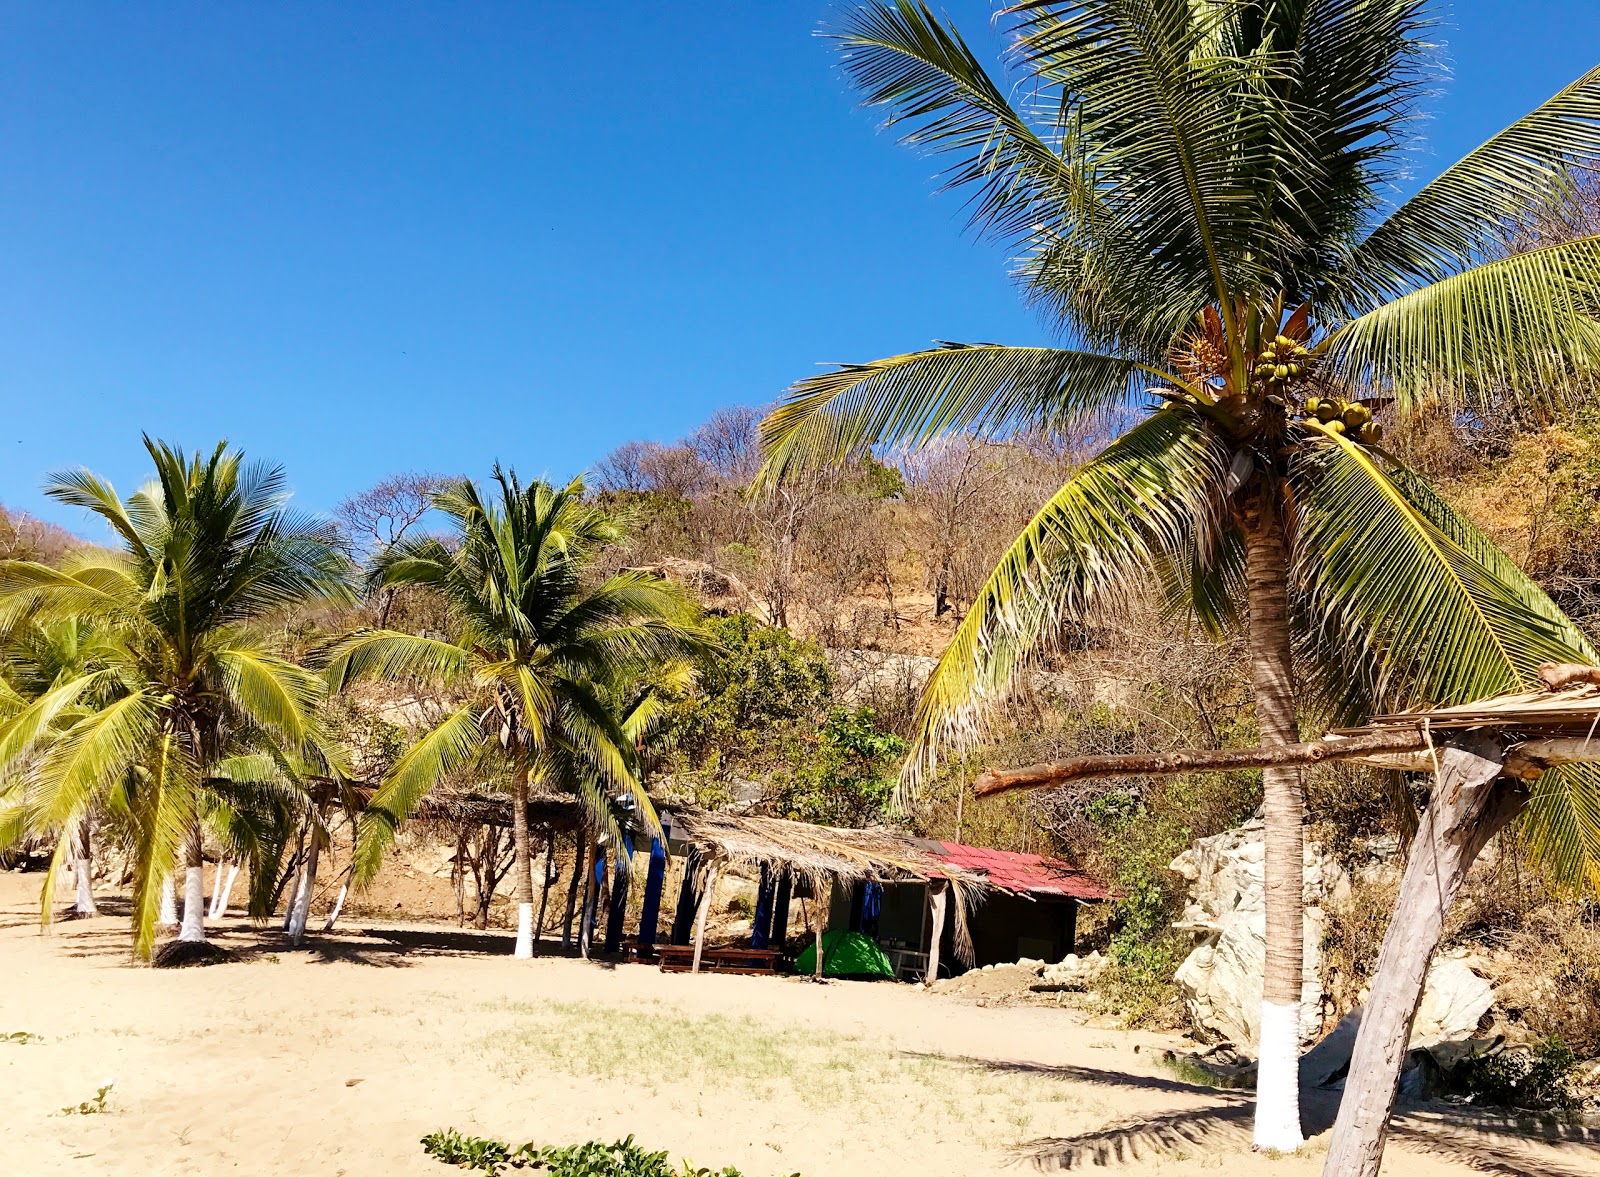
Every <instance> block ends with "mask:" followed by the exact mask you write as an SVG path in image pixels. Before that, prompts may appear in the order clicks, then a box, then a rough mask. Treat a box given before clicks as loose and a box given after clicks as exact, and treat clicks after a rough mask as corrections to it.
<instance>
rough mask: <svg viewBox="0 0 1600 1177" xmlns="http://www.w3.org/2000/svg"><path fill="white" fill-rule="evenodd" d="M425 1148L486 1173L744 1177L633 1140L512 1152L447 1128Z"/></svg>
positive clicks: (447, 1161)
mask: <svg viewBox="0 0 1600 1177" xmlns="http://www.w3.org/2000/svg"><path fill="white" fill-rule="evenodd" d="M422 1148H423V1151H424V1152H426V1153H427V1154H428V1155H429V1156H431V1157H433V1158H434V1159H435V1160H437V1161H442V1162H444V1163H445V1164H447V1165H455V1166H456V1167H457V1168H461V1169H475V1170H477V1171H479V1172H482V1173H498V1172H500V1170H501V1169H505V1168H512V1169H546V1170H548V1171H549V1173H550V1177H740V1173H739V1170H737V1169H735V1168H733V1167H732V1166H731V1165H730V1166H728V1167H727V1168H724V1169H718V1170H711V1169H697V1168H695V1167H693V1166H691V1165H690V1164H689V1162H688V1161H682V1162H680V1163H679V1164H676V1165H674V1164H673V1163H672V1162H671V1161H669V1160H668V1159H667V1153H666V1152H665V1151H663V1152H650V1151H648V1150H646V1149H644V1148H641V1147H640V1146H639V1145H637V1144H635V1143H634V1142H633V1137H632V1136H629V1137H628V1138H627V1139H626V1140H619V1141H617V1142H616V1143H614V1144H603V1143H601V1142H600V1141H598V1140H591V1141H589V1142H588V1143H586V1144H569V1145H563V1146H559V1147H553V1146H546V1147H544V1148H538V1147H536V1146H534V1145H532V1144H524V1145H520V1146H519V1147H517V1148H512V1147H511V1146H510V1145H508V1144H506V1143H505V1142H503V1141H499V1140H485V1139H483V1138H482V1137H479V1136H463V1135H461V1133H459V1132H457V1131H456V1130H455V1129H454V1128H446V1129H444V1130H443V1131H441V1132H430V1133H429V1134H428V1135H426V1136H424V1137H423V1138H422ZM796 1177H798V1175H796Z"/></svg>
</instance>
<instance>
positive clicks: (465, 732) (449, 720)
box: [354, 705, 486, 884]
mask: <svg viewBox="0 0 1600 1177" xmlns="http://www.w3.org/2000/svg"><path fill="white" fill-rule="evenodd" d="M485 745H486V737H485V734H484V731H483V728H482V725H481V723H480V717H479V713H478V710H477V709H476V708H475V707H472V706H470V705H469V706H466V707H461V708H459V709H457V710H456V711H454V712H452V713H451V714H450V715H448V716H447V717H446V718H445V719H444V720H443V721H442V722H441V723H440V724H439V725H438V726H437V727H435V728H434V729H433V730H432V731H430V732H428V733H427V734H426V735H424V736H423V737H422V738H421V739H419V740H418V741H417V742H416V743H415V744H413V745H412V746H411V747H410V748H408V749H407V750H406V752H405V754H404V755H402V756H401V757H400V759H399V760H398V761H396V762H395V766H394V769H393V770H392V771H391V772H390V773H389V775H388V777H387V778H386V779H385V780H384V782H383V787H382V788H380V789H379V790H378V791H377V792H376V793H375V794H373V797H372V802H371V804H369V805H368V806H367V811H366V813H365V814H363V815H362V818H361V825H360V829H359V833H358V836H357V840H356V853H355V862H354V866H355V876H354V877H355V880H356V882H357V883H361V884H365V883H367V882H370V881H371V880H372V878H373V876H374V875H376V874H377V873H378V868H379V867H380V866H382V865H383V852H384V851H385V850H386V849H388V847H389V844H390V843H391V842H393V841H394V836H395V833H396V831H398V830H399V828H400V824H401V823H402V822H403V821H405V820H406V818H408V817H410V816H411V812H412V810H414V809H416V807H417V804H418V802H420V801H421V800H422V798H423V797H425V796H427V794H428V792H429V790H431V789H433V788H434V787H435V786H436V785H438V784H439V782H440V781H441V780H443V779H444V778H445V777H447V776H449V775H450V774H451V773H452V772H454V771H456V770H457V769H458V768H461V767H463V766H464V765H466V764H468V763H470V762H471V761H472V760H473V759H474V758H475V757H477V756H479V755H481V754H482V752H483V750H484V748H485Z"/></svg>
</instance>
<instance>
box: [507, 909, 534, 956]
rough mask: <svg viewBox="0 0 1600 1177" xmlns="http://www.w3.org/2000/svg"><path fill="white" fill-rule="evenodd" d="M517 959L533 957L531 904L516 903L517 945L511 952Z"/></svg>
mask: <svg viewBox="0 0 1600 1177" xmlns="http://www.w3.org/2000/svg"><path fill="white" fill-rule="evenodd" d="M511 955H512V956H513V957H514V958H515V959H517V960H532V959H533V904H531V903H519V904H517V947H516V950H515V951H514V952H513V953H512V954H511Z"/></svg>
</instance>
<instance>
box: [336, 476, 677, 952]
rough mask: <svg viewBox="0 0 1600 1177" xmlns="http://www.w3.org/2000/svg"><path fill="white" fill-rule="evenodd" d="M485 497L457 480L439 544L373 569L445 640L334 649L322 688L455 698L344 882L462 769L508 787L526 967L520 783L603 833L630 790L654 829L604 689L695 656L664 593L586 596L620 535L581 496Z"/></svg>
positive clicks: (402, 764)
mask: <svg viewBox="0 0 1600 1177" xmlns="http://www.w3.org/2000/svg"><path fill="white" fill-rule="evenodd" d="M494 481H495V486H496V488H497V489H498V494H491V495H489V496H485V495H484V494H483V492H482V491H481V490H480V488H479V487H478V486H477V484H475V483H473V482H469V481H462V482H460V483H457V484H455V485H454V486H451V487H449V488H448V489H446V490H443V491H440V492H438V493H436V494H435V496H434V506H435V508H436V509H437V510H438V511H440V512H441V513H442V514H443V515H444V516H446V517H447V519H448V520H449V523H450V534H449V535H448V537H447V538H446V539H445V540H440V539H437V538H434V537H431V536H430V537H408V538H405V539H402V540H401V541H400V542H399V543H398V544H396V545H395V546H394V547H393V548H391V549H389V550H388V551H387V552H385V553H384V554H383V555H382V556H381V557H380V558H379V559H378V561H377V563H376V564H375V566H374V568H373V572H372V580H373V582H374V587H375V588H385V587H390V586H400V585H417V586H422V587H425V588H427V589H429V590H431V591H432V592H434V593H436V594H438V596H439V597H440V598H442V599H443V600H444V601H445V603H446V605H447V607H448V609H449V611H450V615H451V617H452V619H453V621H454V625H455V629H456V633H455V635H454V636H453V637H451V638H442V637H428V636H416V635H413V634H407V633H397V632H394V631H390V630H363V631H358V632H356V633H354V634H352V635H350V636H349V637H348V638H347V639H345V640H344V641H342V642H341V643H339V644H338V645H337V646H336V647H335V648H334V650H333V652H332V657H331V661H330V664H329V667H328V682H329V684H330V686H332V687H333V688H334V689H340V688H342V687H344V686H345V685H346V684H348V683H349V682H351V681H352V680H354V679H357V678H360V677H364V676H376V677H381V678H388V679H417V680H422V681H426V682H429V683H432V684H435V685H437V686H439V687H441V688H444V689H447V690H450V691H456V692H460V693H461V695H462V696H464V698H463V701H462V702H461V703H460V704H459V705H458V706H457V707H456V708H455V709H454V710H453V711H452V712H451V713H450V714H449V715H447V716H446V717H445V718H444V719H443V720H442V721H440V723H439V725H438V726H437V727H435V728H434V729H433V730H432V731H431V732H429V733H428V734H426V735H425V736H423V737H422V738H421V739H419V740H418V741H417V742H416V743H415V744H414V745H412V747H411V748H410V749H409V750H407V751H406V753H405V754H404V755H403V756H401V757H400V759H399V760H398V761H397V762H396V763H395V766H394V768H393V769H392V770H391V772H390V773H389V775H388V777H387V778H386V779H385V781H384V783H383V785H382V787H381V788H380V789H379V790H378V791H377V793H376V794H375V795H374V796H373V799H372V802H371V804H370V806H369V807H368V810H367V812H366V814H365V815H364V816H363V818H362V825H361V831H360V836H359V841H358V849H357V852H356V878H357V880H358V881H366V880H369V879H371V878H372V876H373V875H374V874H376V873H377V870H378V867H379V865H380V864H381V862H382V856H383V851H384V849H385V848H386V847H387V846H388V844H389V843H390V841H391V840H392V839H393V837H394V833H395V830H396V829H397V828H398V826H399V824H400V822H402V821H404V820H405V819H406V818H407V817H408V816H409V815H410V814H411V812H412V811H413V810H414V809H415V808H416V807H417V805H418V803H419V802H420V801H421V800H422V799H423V797H425V796H426V795H427V793H428V792H429V790H431V789H432V788H434V786H435V785H436V784H437V783H438V782H439V781H440V780H442V779H443V778H445V777H447V776H449V775H450V774H451V773H454V772H457V771H460V770H475V771H478V772H480V773H482V774H483V776H484V778H485V779H490V780H492V779H495V778H497V777H509V781H510V786H511V810H512V823H513V825H512V835H513V843H514V847H515V855H516V861H515V865H514V866H513V868H512V874H513V885H514V888H515V893H516V900H517V943H516V955H517V956H518V957H519V958H526V957H531V956H532V955H533V866H532V863H533V859H532V853H531V851H530V848H529V845H528V822H527V816H528V815H527V801H528V789H529V784H530V783H531V782H532V781H535V780H545V779H549V780H553V781H558V782H561V783H562V784H564V785H569V786H570V787H572V788H574V789H575V790H576V791H578V792H579V794H580V796H583V797H584V798H585V800H586V801H587V802H588V808H589V811H590V815H591V819H592V821H593V823H594V824H595V825H596V826H597V828H599V827H606V826H610V827H612V832H613V834H614V833H615V829H614V825H615V822H614V819H613V818H612V817H611V816H610V815H611V813H612V809H611V805H610V793H611V792H612V791H613V790H615V789H616V788H627V789H630V790H631V791H632V792H633V793H634V794H635V796H636V800H637V803H638V805H639V808H640V809H641V810H642V812H643V813H644V814H646V815H647V817H648V820H649V821H650V822H651V823H654V822H655V820H656V819H655V814H654V810H653V809H651V807H650V801H649V798H648V797H647V796H646V795H645V794H644V791H643V788H642V787H641V786H640V784H639V780H638V776H637V774H636V772H635V769H634V760H635V757H634V753H633V750H632V746H631V744H630V742H629V739H628V737H627V734H626V733H625V732H624V731H623V729H622V727H621V725H620V723H619V721H618V718H617V716H616V714H615V712H614V709H613V708H612V707H611V706H610V704H609V702H608V699H607V685H606V684H609V683H612V682H615V681H617V680H619V679H621V678H625V677H626V676H627V675H628V674H629V673H633V672H637V671H639V670H641V669H644V668H647V667H649V666H651V665H653V664H655V663H658V662H660V661H663V660H666V659H670V658H673V657H677V656H679V655H681V654H684V653H689V652H693V651H694V650H695V649H697V648H699V647H700V646H701V645H702V644H703V640H702V638H701V636H700V634H699V631H698V629H697V628H696V623H695V610H694V607H693V606H692V604H691V603H690V602H689V601H688V600H687V598H685V597H684V596H683V595H682V594H681V593H680V592H679V591H678V590H677V589H676V588H675V587H674V586H672V585H669V584H667V583H666V582H665V581H663V580H661V579H659V578H657V577H654V576H650V575H646V574H644V573H640V572H623V573H620V574H618V575H616V576H612V577H610V578H608V579H606V580H604V581H602V582H600V583H599V584H592V580H593V578H592V576H591V575H590V572H591V569H592V566H593V562H594V559H595V556H596V555H597V553H598V550H599V548H600V547H601V545H603V544H606V543H610V542H613V541H615V540H617V539H619V538H620V537H621V534H622V531H621V528H620V526H619V524H618V522H617V520H616V519H615V518H613V517H612V516H611V515H608V514H607V513H606V512H605V511H603V510H601V509H600V508H599V507H597V506H595V505H594V504H592V503H588V502H585V501H584V498H583V483H582V482H581V481H574V482H573V483H571V484H570V485H568V486H567V487H565V488H564V489H561V490H557V489H555V488H554V487H552V486H549V485H548V484H546V483H543V482H533V483H530V484H529V485H528V486H526V487H524V486H522V485H521V483H519V482H518V480H517V477H516V475H515V474H514V473H512V472H510V471H503V470H501V469H500V468H499V467H496V468H495V471H494Z"/></svg>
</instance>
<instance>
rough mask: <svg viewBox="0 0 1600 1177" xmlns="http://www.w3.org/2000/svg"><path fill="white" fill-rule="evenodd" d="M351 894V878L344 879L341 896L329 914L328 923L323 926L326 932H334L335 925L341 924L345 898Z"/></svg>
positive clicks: (339, 895) (340, 891)
mask: <svg viewBox="0 0 1600 1177" xmlns="http://www.w3.org/2000/svg"><path fill="white" fill-rule="evenodd" d="M348 894H350V876H349V875H348V874H346V875H345V877H344V882H342V883H340V884H339V894H338V896H337V897H336V898H335V899H334V901H333V910H332V911H330V912H329V913H328V922H327V923H325V924H323V925H322V930H323V931H324V932H331V931H333V925H334V924H336V923H338V922H339V913H340V912H341V911H343V910H344V897H345V896H346V895H348Z"/></svg>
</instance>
